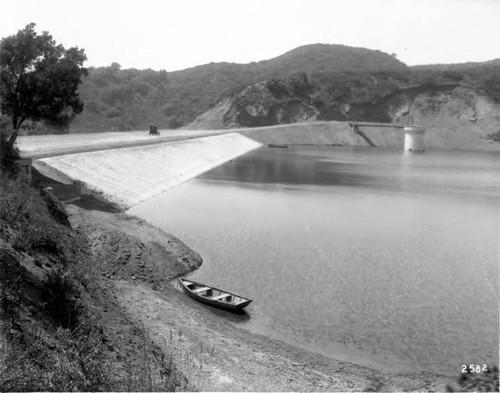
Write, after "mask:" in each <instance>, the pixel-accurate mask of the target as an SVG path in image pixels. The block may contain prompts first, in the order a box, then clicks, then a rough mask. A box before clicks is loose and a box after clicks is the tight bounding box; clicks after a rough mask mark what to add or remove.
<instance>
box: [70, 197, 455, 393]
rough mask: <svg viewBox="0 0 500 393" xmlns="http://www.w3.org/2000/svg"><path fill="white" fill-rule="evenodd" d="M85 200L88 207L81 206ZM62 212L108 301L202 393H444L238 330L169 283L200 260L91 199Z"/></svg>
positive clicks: (417, 377) (431, 380)
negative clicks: (96, 267) (108, 291)
mask: <svg viewBox="0 0 500 393" xmlns="http://www.w3.org/2000/svg"><path fill="white" fill-rule="evenodd" d="M89 201H90V203H89ZM79 205H80V206H79V207H78V206H75V205H67V210H68V212H69V213H70V220H71V223H72V225H73V226H74V227H75V228H77V229H78V230H81V231H83V232H85V233H86V234H87V236H88V237H89V244H90V246H91V250H92V252H93V253H94V256H95V257H96V258H98V259H99V260H100V261H101V264H102V266H103V269H102V271H103V279H104V280H107V281H108V280H109V285H110V287H111V288H113V291H114V293H115V297H116V299H117V301H118V303H119V304H120V306H121V307H122V308H123V309H124V310H125V311H126V313H127V314H128V316H129V318H130V319H131V320H132V321H134V322H135V323H138V324H139V325H141V326H143V327H144V328H145V329H146V330H147V331H148V332H149V336H150V338H151V340H152V341H154V342H155V343H156V344H157V345H158V346H160V347H161V348H162V349H163V350H164V351H165V352H166V353H173V354H174V358H175V362H176V365H177V367H178V368H179V369H180V370H181V371H182V372H183V373H184V374H185V375H187V376H188V378H190V379H191V380H194V381H195V383H196V384H197V386H198V389H199V390H203V391H366V390H370V389H371V390H372V391H373V390H379V391H422V390H427V391H428V390H433V391H445V390H446V385H451V386H454V385H455V381H454V378H449V377H445V376H440V375H436V374H432V373H426V372H424V373H413V374H398V373H390V372H383V371H380V370H375V369H371V368H368V367H363V366H361V365H357V364H354V363H349V362H345V361H339V360H335V359H332V358H328V357H325V356H322V355H320V354H317V353H314V352H310V351H307V350H303V349H301V348H298V347H295V346H293V345H289V344H286V343H284V342H282V341H279V340H274V339H270V338H267V337H264V336H261V335H257V334H251V333H249V332H247V331H246V330H243V329H241V328H239V327H238V326H237V325H238V318H239V316H233V315H231V314H228V313H225V312H222V311H219V310H216V309H213V308H211V307H208V306H204V305H201V304H199V303H197V302H195V301H193V300H192V299H190V298H188V297H187V296H185V295H184V294H183V293H182V292H181V291H180V290H178V289H176V288H175V281H174V282H172V280H173V279H174V278H176V277H178V276H182V275H184V274H186V273H188V272H190V271H192V270H194V269H196V268H198V267H199V266H200V265H201V263H202V259H201V257H200V256H199V255H198V254H197V253H196V252H194V251H192V250H190V249H189V247H188V246H186V245H184V244H183V243H182V242H181V241H180V240H178V239H176V238H175V237H174V236H171V235H168V234H166V233H164V232H162V231H161V230H159V229H158V228H155V227H152V226H151V225H149V224H147V223H146V222H144V221H143V220H140V219H138V218H135V217H132V216H129V215H127V214H124V213H121V212H117V211H116V210H115V211H114V212H113V210H112V209H110V208H109V206H106V204H104V203H100V202H96V201H95V200H92V198H90V200H87V201H85V200H84V201H82V202H80V203H79Z"/></svg>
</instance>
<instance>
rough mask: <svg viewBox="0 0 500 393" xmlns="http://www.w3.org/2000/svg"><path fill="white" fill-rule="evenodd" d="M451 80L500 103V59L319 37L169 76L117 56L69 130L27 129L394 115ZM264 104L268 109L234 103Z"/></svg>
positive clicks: (94, 74) (87, 86)
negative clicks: (448, 60) (431, 54)
mask: <svg viewBox="0 0 500 393" xmlns="http://www.w3.org/2000/svg"><path fill="white" fill-rule="evenodd" d="M259 86H260V87H259ZM266 86H267V87H269V88H267V87H266ZM452 86H455V87H457V86H464V87H469V88H472V89H474V90H475V91H476V92H477V93H478V94H482V95H485V97H486V98H487V99H488V100H490V101H491V102H493V103H498V102H500V60H498V59H496V60H492V61H488V62H484V63H465V64H438V65H425V66H417V67H407V66H406V65H405V64H403V63H402V62H400V61H398V60H397V59H396V58H394V57H393V56H390V55H388V54H386V53H383V52H380V51H376V50H369V49H364V48H351V47H347V46H343V45H328V44H314V45H306V46H302V47H299V48H296V49H293V50H291V51H289V52H287V53H284V54H283V55H281V56H277V57H275V58H272V59H268V60H262V61H259V62H252V63H249V64H235V63H210V64H205V65H200V66H197V67H193V68H189V69H186V70H181V71H175V72H170V73H167V72H166V71H163V70H161V71H153V70H149V69H148V70H137V69H121V67H120V65H119V64H117V63H113V64H112V65H111V66H109V67H99V68H90V69H89V75H88V77H87V78H86V79H85V80H84V82H83V83H82V85H81V86H80V95H81V97H82V98H83V101H84V104H85V109H84V111H83V113H82V114H80V115H79V116H78V117H77V118H76V119H75V120H74V121H73V123H72V124H71V126H70V128H69V129H58V130H56V129H53V128H48V127H45V126H44V125H43V124H42V125H38V126H37V128H36V129H35V130H34V131H30V133H66V132H99V131H130V130H144V129H147V127H148V126H149V125H150V124H155V125H157V126H159V127H160V128H168V129H175V128H179V127H183V128H187V127H194V128H198V129H204V128H209V129H213V128H220V127H233V126H234V127H239V126H242V127H245V126H248V127H254V126H261V125H272V124H282V123H293V122H296V121H314V120H336V121H344V120H349V119H356V120H373V121H392V120H394V119H395V115H394V113H392V114H391V113H389V112H391V111H392V112H394V110H392V109H391V110H389V109H388V108H385V107H386V106H387V105H392V106H394V105H396V106H398V105H399V104H395V103H394V101H395V100H396V101H398V100H400V99H403V101H404V102H408V100H407V98H404V97H408V96H411V97H413V98H411V99H412V100H413V99H414V98H415V97H416V95H415V94H417V93H418V94H420V93H423V92H426V93H427V94H434V93H436V92H440V91H449V89H450V88H451V87H452ZM263 87H265V88H263ZM233 100H235V101H234V103H233V104H230V102H232V101H233ZM252 100H253V101H252ZM261 101H262V108H261V109H262V110H263V111H264V112H266V113H267V114H266V115H265V116H264V115H262V113H263V112H262V111H261V112H262V113H260V114H257V115H255V116H254V115H250V116H248V115H246V114H245V113H244V111H241V110H239V109H237V107H238V106H241V105H246V103H250V106H252V105H254V104H256V103H258V102H261ZM226 106H227V108H226ZM266 106H267V107H268V108H267V109H266V108H265V107H266ZM381 106H382V107H384V108H385V109H384V108H381ZM229 107H232V109H231V113H227V110H228V109H229ZM252 110H253V111H255V108H254V109H252ZM388 110H389V112H388ZM214 112H218V113H219V114H218V115H217V116H214ZM269 113H270V115H269ZM266 116H267V117H268V118H266ZM269 116H270V117H269ZM278 117H279V120H276V119H277V118H278ZM396 117H397V116H396ZM273 118H275V120H273ZM0 120H5V119H0ZM0 127H1V125H0ZM486 131H487V132H488V133H492V132H498V130H495V129H493V130H491V129H488V130H486ZM498 138H500V136H498Z"/></svg>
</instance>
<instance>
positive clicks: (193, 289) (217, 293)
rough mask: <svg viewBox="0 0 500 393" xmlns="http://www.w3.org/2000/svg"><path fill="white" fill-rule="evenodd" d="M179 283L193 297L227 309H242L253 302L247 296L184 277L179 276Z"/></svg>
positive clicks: (234, 310) (235, 310) (236, 310)
mask: <svg viewBox="0 0 500 393" xmlns="http://www.w3.org/2000/svg"><path fill="white" fill-rule="evenodd" d="M179 283H180V284H181V287H182V290H183V291H184V292H186V293H187V294H188V295H189V296H190V297H192V298H193V299H195V300H198V301H199V302H202V303H205V304H208V305H210V306H214V307H218V308H222V309H223V310H226V311H233V312H238V311H241V310H243V309H244V308H245V307H246V306H248V305H249V304H250V303H251V302H252V300H251V299H247V298H246V297H243V296H239V295H235V294H234V293H230V292H227V291H223V290H222V289H218V288H214V287H210V286H208V285H205V284H200V283H199V282H194V281H190V280H186V279H184V278H179Z"/></svg>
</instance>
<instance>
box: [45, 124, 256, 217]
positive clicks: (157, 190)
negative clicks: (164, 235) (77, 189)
mask: <svg viewBox="0 0 500 393" xmlns="http://www.w3.org/2000/svg"><path fill="white" fill-rule="evenodd" d="M259 146H261V144H260V143H259V142H256V141H254V140H252V139H250V138H247V137H245V136H243V135H240V134H237V133H229V134H224V135H216V136H210V137H204V138H197V139H190V140H185V141H180V142H174V143H165V144H156V145H148V146H137V147H130V148H120V149H112V150H102V151H95V152H89V153H78V154H69V155H64V156H58V157H50V158H44V159H41V160H40V161H42V162H44V163H46V164H48V165H49V166H51V167H53V168H55V169H57V170H59V171H61V172H63V173H64V174H66V175H68V176H69V177H70V178H72V179H73V180H79V181H81V182H82V183H83V184H84V185H85V186H86V187H87V188H89V189H90V190H93V191H97V192H101V193H102V194H103V195H104V196H105V197H106V198H108V199H109V200H111V201H113V202H115V203H118V204H119V205H120V206H122V207H125V208H130V207H132V206H134V205H136V204H138V203H140V202H143V201H145V200H147V199H150V198H152V197H154V196H156V195H158V194H161V193H162V192H164V191H166V190H168V189H169V188H172V187H175V186H177V185H178V184H180V183H182V182H184V181H187V180H190V179H192V178H194V177H196V176H198V175H200V174H202V173H203V172H206V171H208V170H210V169H212V168H214V167H216V166H218V165H220V164H223V163H224V162H226V161H229V160H231V159H233V158H236V157H238V156H240V155H242V154H244V153H246V152H248V151H250V150H253V149H255V148H257V147H259Z"/></svg>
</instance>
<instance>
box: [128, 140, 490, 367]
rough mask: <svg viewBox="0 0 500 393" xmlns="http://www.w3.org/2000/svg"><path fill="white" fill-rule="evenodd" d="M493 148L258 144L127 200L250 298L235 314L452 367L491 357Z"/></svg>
mask: <svg viewBox="0 0 500 393" xmlns="http://www.w3.org/2000/svg"><path fill="white" fill-rule="evenodd" d="M499 196H500V154H498V153H483V152H446V151H428V152H426V153H425V154H405V153H402V152H401V151H397V150H383V149H369V148H321V147H306V148H304V147H301V148H289V149H269V148H261V149H258V150H256V151H253V152H251V153H249V154H247V155H245V156H243V157H240V158H238V159H236V160H233V161H232V162H229V163H227V164H225V165H223V166H220V167H218V168H216V169H214V170H212V171H210V172H207V173H206V174H204V175H203V176H201V177H199V178H197V179H194V180H192V181H190V182H188V183H185V184H184V185H181V186H179V187H177V188H175V189H172V190H170V191H168V192H166V193H164V194H162V195H160V196H159V197H157V198H155V199H152V200H150V201H147V202H145V203H143V204H141V205H140V206H137V207H136V208H134V209H132V210H131V213H133V214H136V215H138V216H140V217H143V218H145V219H146V220H148V221H149V222H151V223H153V224H154V225H157V226H158V227H160V228H162V229H164V230H165V231H167V232H169V233H172V234H174V235H176V236H177V237H179V238H180V239H182V240H183V241H185V242H186V243H187V244H188V245H189V246H190V247H192V248H194V249H195V250H197V251H198V252H199V253H200V254H201V255H202V256H203V258H204V264H203V266H202V267H201V268H200V269H199V270H198V271H196V272H194V273H193V274H192V275H191V278H193V279H196V280H198V281H201V282H206V283H210V284H213V285H214V286H218V287H222V288H226V289H228V290H231V291H233V292H236V293H241V294H243V295H246V296H248V297H251V298H253V299H254V302H253V303H252V305H251V306H249V308H248V314H249V316H250V318H247V319H243V320H242V321H240V322H239V323H238V326H240V327H243V328H246V329H248V330H250V331H253V332H257V333H261V334H265V335H268V336H271V337H275V338H279V339H282V340H284V341H287V342H290V343H292V344H295V345H298V346H301V347H304V348H307V349H311V350H314V351H317V352H320V353H323V354H325V355H327V356H331V357H334V358H338V359H344V360H349V361H354V362H357V363H360V364H364V365H371V366H374V367H379V368H385V369H392V370H413V371H417V370H431V371H436V372H439V373H445V374H450V375H457V374H458V373H459V372H460V370H461V367H460V366H461V365H462V364H470V363H472V364H478V363H479V364H484V363H486V364H491V363H495V364H498V347H499V338H498V337H499V309H498V306H499V257H500V230H499V226H500V203H499V201H500V198H499Z"/></svg>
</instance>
